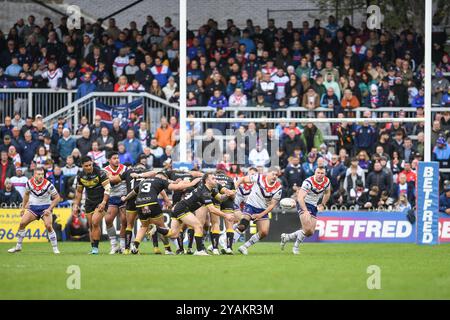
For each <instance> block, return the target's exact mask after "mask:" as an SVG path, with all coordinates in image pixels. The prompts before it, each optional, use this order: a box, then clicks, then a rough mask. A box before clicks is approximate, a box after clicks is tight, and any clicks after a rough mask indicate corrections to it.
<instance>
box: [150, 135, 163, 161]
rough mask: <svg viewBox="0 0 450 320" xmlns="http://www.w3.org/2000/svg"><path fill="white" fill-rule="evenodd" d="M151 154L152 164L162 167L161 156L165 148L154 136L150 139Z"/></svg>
mask: <svg viewBox="0 0 450 320" xmlns="http://www.w3.org/2000/svg"><path fill="white" fill-rule="evenodd" d="M150 154H151V156H150V157H151V160H152V166H153V167H154V168H161V167H162V162H161V158H162V156H163V154H164V150H163V148H161V147H160V146H159V145H158V141H157V140H156V139H155V138H152V139H151V140H150Z"/></svg>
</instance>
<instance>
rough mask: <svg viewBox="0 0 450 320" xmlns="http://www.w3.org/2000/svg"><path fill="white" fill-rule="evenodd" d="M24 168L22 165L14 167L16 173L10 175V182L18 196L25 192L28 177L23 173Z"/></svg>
mask: <svg viewBox="0 0 450 320" xmlns="http://www.w3.org/2000/svg"><path fill="white" fill-rule="evenodd" d="M23 171H24V169H23V168H22V167H18V168H16V174H15V175H14V176H12V177H11V184H12V186H13V187H14V189H16V190H17V191H18V192H19V193H20V196H21V197H22V198H23V195H24V194H25V189H26V184H27V181H28V178H27V177H25V176H24V175H23V173H24V172H23Z"/></svg>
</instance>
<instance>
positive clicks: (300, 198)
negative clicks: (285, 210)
mask: <svg viewBox="0 0 450 320" xmlns="http://www.w3.org/2000/svg"><path fill="white" fill-rule="evenodd" d="M330 194H331V188H330V180H329V179H328V178H327V177H326V176H325V168H323V167H319V168H317V169H316V171H315V173H314V175H313V176H311V177H309V178H307V179H305V181H303V183H302V186H301V187H300V190H299V191H298V194H297V209H298V213H299V215H300V222H301V229H300V230H297V231H295V232H293V233H290V234H286V233H282V234H281V250H284V247H285V246H286V243H287V242H288V241H289V240H294V239H295V243H294V247H293V248H292V252H293V253H294V254H299V246H300V244H301V243H302V242H303V240H305V238H306V237H310V236H312V235H313V234H314V231H315V230H316V223H317V217H316V216H317V212H318V211H323V210H324V208H325V206H326V204H327V202H328V200H329V199H330ZM321 198H322V202H321V204H319V205H317V204H318V203H319V202H320V199H321Z"/></svg>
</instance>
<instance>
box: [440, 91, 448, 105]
mask: <svg viewBox="0 0 450 320" xmlns="http://www.w3.org/2000/svg"><path fill="white" fill-rule="evenodd" d="M441 107H447V108H448V107H450V88H449V90H448V92H447V93H445V94H444V95H443V96H442V100H441Z"/></svg>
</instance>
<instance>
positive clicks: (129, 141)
mask: <svg viewBox="0 0 450 320" xmlns="http://www.w3.org/2000/svg"><path fill="white" fill-rule="evenodd" d="M123 144H124V145H125V150H126V151H127V152H128V153H129V154H130V156H131V159H132V160H133V162H132V163H133V164H135V163H136V161H137V160H138V156H139V155H140V154H141V153H142V144H141V142H140V141H139V140H138V139H136V137H135V131H134V130H133V129H128V131H127V137H126V139H125V140H123Z"/></svg>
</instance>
